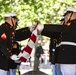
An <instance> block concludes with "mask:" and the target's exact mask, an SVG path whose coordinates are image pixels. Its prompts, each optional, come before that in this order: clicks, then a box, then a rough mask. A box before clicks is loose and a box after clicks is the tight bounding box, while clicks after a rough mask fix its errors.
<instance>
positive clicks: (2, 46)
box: [0, 12, 31, 75]
mask: <svg viewBox="0 0 76 75" xmlns="http://www.w3.org/2000/svg"><path fill="white" fill-rule="evenodd" d="M17 22H18V18H17V17H16V13H14V12H13V13H7V14H5V23H3V24H2V25H1V26H0V60H1V61H0V75H8V74H7V72H8V71H9V69H10V68H9V66H8V65H9V64H8V60H9V59H12V60H17V59H18V58H17V57H16V55H13V53H12V50H13V45H14V42H15V41H21V40H24V39H27V38H28V37H29V36H30V35H31V31H30V28H29V27H26V28H22V29H19V30H15V29H16V27H17Z"/></svg>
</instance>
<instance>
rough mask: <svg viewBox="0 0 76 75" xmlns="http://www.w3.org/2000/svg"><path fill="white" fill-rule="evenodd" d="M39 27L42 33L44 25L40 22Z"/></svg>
mask: <svg viewBox="0 0 76 75" xmlns="http://www.w3.org/2000/svg"><path fill="white" fill-rule="evenodd" d="M37 29H38V31H39V32H38V33H39V34H41V32H42V30H43V29H44V25H43V24H40V23H39V24H38V28H37Z"/></svg>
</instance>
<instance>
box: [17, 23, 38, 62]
mask: <svg viewBox="0 0 76 75" xmlns="http://www.w3.org/2000/svg"><path fill="white" fill-rule="evenodd" d="M37 27H38V22H37V23H36V26H35V28H34V30H33V32H32V34H31V36H30V38H29V40H28V43H27V45H26V46H25V47H24V48H23V50H21V52H20V53H19V55H18V57H19V60H20V61H22V62H26V61H27V59H29V57H30V54H31V52H32V49H33V47H34V46H35V43H36V39H37Z"/></svg>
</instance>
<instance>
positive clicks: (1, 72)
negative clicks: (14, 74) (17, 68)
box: [0, 69, 8, 75]
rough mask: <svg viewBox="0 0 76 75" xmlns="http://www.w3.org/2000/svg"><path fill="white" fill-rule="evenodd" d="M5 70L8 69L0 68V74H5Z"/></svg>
mask: <svg viewBox="0 0 76 75" xmlns="http://www.w3.org/2000/svg"><path fill="white" fill-rule="evenodd" d="M7 72H8V71H5V70H2V69H0V75H7Z"/></svg>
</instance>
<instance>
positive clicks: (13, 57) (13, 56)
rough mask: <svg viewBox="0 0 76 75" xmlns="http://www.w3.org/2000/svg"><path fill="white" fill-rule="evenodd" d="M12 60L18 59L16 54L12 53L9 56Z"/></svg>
mask: <svg viewBox="0 0 76 75" xmlns="http://www.w3.org/2000/svg"><path fill="white" fill-rule="evenodd" d="M10 58H11V59H12V60H14V61H16V60H19V58H18V56H17V55H15V54H14V55H12V56H11V57H10Z"/></svg>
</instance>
